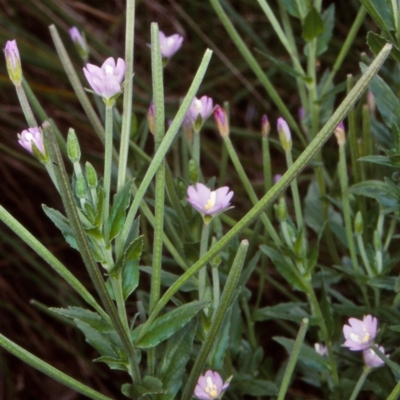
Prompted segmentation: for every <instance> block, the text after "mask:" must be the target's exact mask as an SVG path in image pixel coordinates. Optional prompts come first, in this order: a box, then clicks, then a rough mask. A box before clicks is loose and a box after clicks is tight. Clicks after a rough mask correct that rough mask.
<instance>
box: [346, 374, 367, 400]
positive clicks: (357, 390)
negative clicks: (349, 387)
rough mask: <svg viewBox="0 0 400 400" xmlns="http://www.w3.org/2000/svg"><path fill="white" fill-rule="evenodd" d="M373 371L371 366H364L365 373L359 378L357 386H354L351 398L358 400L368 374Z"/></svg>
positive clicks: (351, 399)
mask: <svg viewBox="0 0 400 400" xmlns="http://www.w3.org/2000/svg"><path fill="white" fill-rule="evenodd" d="M370 372H371V368H368V367H364V370H363V373H362V374H361V375H360V377H359V378H358V381H357V384H356V386H354V389H353V392H352V393H351V396H350V399H349V400H356V399H357V396H358V394H359V393H360V391H361V389H362V387H363V385H364V382H365V380H366V379H367V376H368V374H369V373H370Z"/></svg>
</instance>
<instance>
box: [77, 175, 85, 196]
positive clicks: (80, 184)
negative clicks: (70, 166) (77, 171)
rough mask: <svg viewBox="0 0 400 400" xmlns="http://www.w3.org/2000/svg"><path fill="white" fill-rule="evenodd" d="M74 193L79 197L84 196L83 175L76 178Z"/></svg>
mask: <svg viewBox="0 0 400 400" xmlns="http://www.w3.org/2000/svg"><path fill="white" fill-rule="evenodd" d="M76 195H77V196H78V198H80V199H84V198H85V197H86V180H85V177H84V176H83V175H79V176H77V178H76Z"/></svg>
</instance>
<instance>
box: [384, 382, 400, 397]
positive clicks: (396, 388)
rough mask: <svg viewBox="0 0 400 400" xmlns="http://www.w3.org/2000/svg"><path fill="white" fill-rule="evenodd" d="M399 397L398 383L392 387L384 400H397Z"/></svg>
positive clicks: (399, 383) (399, 385)
mask: <svg viewBox="0 0 400 400" xmlns="http://www.w3.org/2000/svg"><path fill="white" fill-rule="evenodd" d="M399 396H400V382H398V383H397V385H396V386H395V387H394V389H393V390H392V392H391V393H390V395H389V397H388V398H387V399H386V400H397V399H398V398H399Z"/></svg>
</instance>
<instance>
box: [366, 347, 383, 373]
mask: <svg viewBox="0 0 400 400" xmlns="http://www.w3.org/2000/svg"><path fill="white" fill-rule="evenodd" d="M379 350H380V351H381V352H382V353H383V354H385V349H384V348H383V346H379ZM386 357H388V356H387V355H386ZM363 358H364V363H365V365H366V366H367V367H369V368H376V367H380V366H381V365H383V364H385V362H384V361H383V360H382V359H381V358H380V357H379V356H378V354H376V353H375V352H374V350H372V349H366V350H364V351H363Z"/></svg>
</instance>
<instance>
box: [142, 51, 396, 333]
mask: <svg viewBox="0 0 400 400" xmlns="http://www.w3.org/2000/svg"><path fill="white" fill-rule="evenodd" d="M391 48H392V46H391V45H390V44H387V45H385V46H384V47H383V49H382V50H381V51H380V53H379V55H378V56H377V57H376V58H375V60H374V61H373V62H372V63H371V65H370V66H369V67H368V69H367V70H366V71H365V73H364V74H363V76H362V77H361V78H360V80H359V81H358V82H357V84H356V85H355V86H354V88H353V90H352V91H351V92H350V93H349V94H348V96H347V97H346V98H345V99H344V100H343V102H342V103H341V104H340V105H339V107H338V109H337V110H336V111H335V112H334V113H333V115H332V116H331V118H329V120H328V121H327V123H326V124H325V125H324V127H323V128H322V129H321V131H320V132H319V133H318V135H317V136H316V137H315V138H314V139H313V140H312V142H311V143H310V145H309V146H308V147H307V148H306V149H305V150H304V151H303V153H302V154H301V155H300V156H299V157H298V158H297V160H296V161H295V162H294V164H293V165H292V167H291V168H289V169H288V171H286V173H285V174H284V175H283V176H282V178H281V179H280V180H279V182H278V183H277V184H275V185H274V186H273V187H272V188H271V190H270V191H269V192H268V193H266V194H265V195H264V197H262V198H261V199H260V200H259V201H258V203H257V204H256V205H255V206H254V207H253V208H252V209H251V210H250V211H249V212H248V213H247V214H246V215H245V216H244V217H243V218H242V219H241V220H240V221H238V222H237V223H236V224H235V225H234V226H233V227H232V228H231V229H230V230H229V232H227V233H226V234H225V235H224V236H223V237H222V238H221V239H220V240H219V241H218V242H217V243H216V244H215V245H214V246H212V247H211V249H210V250H209V251H208V252H207V253H206V254H205V255H204V256H203V257H202V258H201V259H200V260H198V261H197V262H196V263H195V264H193V265H192V266H191V267H190V268H189V269H188V270H187V271H186V272H185V273H184V274H183V275H182V276H180V277H179V278H178V279H177V280H176V282H175V283H173V284H172V285H171V286H170V288H169V289H168V290H167V292H166V293H165V294H164V296H162V297H161V299H160V301H159V302H158V304H157V306H156V308H155V309H154V311H153V312H152V313H151V315H150V317H149V319H148V320H147V322H146V324H145V325H144V326H143V328H142V330H141V331H140V334H139V336H138V340H139V339H140V338H141V337H143V335H144V334H145V333H146V331H147V330H148V328H149V326H150V324H151V323H152V322H153V321H154V319H155V318H156V317H157V315H158V314H159V312H160V311H161V310H162V309H163V308H164V306H165V305H166V304H167V303H168V301H169V300H170V299H171V298H172V296H173V295H174V294H175V293H176V292H177V291H178V290H179V288H180V287H181V286H182V285H184V284H185V283H186V282H187V281H188V280H189V279H190V278H191V277H192V276H193V275H195V274H196V273H197V272H198V271H199V270H200V269H201V268H202V267H203V266H204V265H205V264H206V263H208V262H209V261H211V260H212V259H213V258H214V257H215V256H216V255H218V254H219V253H220V252H221V250H222V249H223V248H224V247H225V246H227V245H228V244H229V243H230V242H231V241H232V240H233V239H234V238H236V237H237V236H238V235H239V234H240V233H242V232H243V231H245V230H246V229H247V228H248V226H249V225H251V224H252V223H253V222H254V221H255V220H256V219H257V218H258V217H259V216H260V215H261V214H262V213H264V211H265V210H266V209H267V208H268V207H269V206H271V205H272V204H273V203H274V202H275V201H276V200H277V199H278V198H279V196H280V195H281V194H282V193H283V192H284V190H285V189H286V188H287V187H288V186H289V184H290V182H291V181H292V180H293V179H294V178H295V177H296V176H298V175H299V174H300V172H301V171H302V170H303V169H304V168H305V166H306V165H307V164H308V163H309V162H310V160H311V159H312V158H313V157H314V155H315V154H316V153H317V152H318V151H319V150H320V149H321V147H322V146H323V144H324V143H325V142H326V141H327V140H328V138H329V137H330V136H331V134H332V132H333V130H334V129H335V128H336V126H337V125H338V124H339V122H340V121H342V120H343V118H344V117H345V115H346V114H347V113H348V111H349V109H350V108H351V107H353V106H354V104H355V102H356V101H357V100H358V99H359V97H360V96H361V94H362V93H363V91H364V90H365V89H366V88H367V86H368V84H369V83H370V81H371V80H372V78H373V77H374V76H375V75H376V73H377V71H378V70H379V68H380V67H381V65H382V63H383V62H384V60H385V59H386V57H387V56H388V54H389V53H390V50H391Z"/></svg>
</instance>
